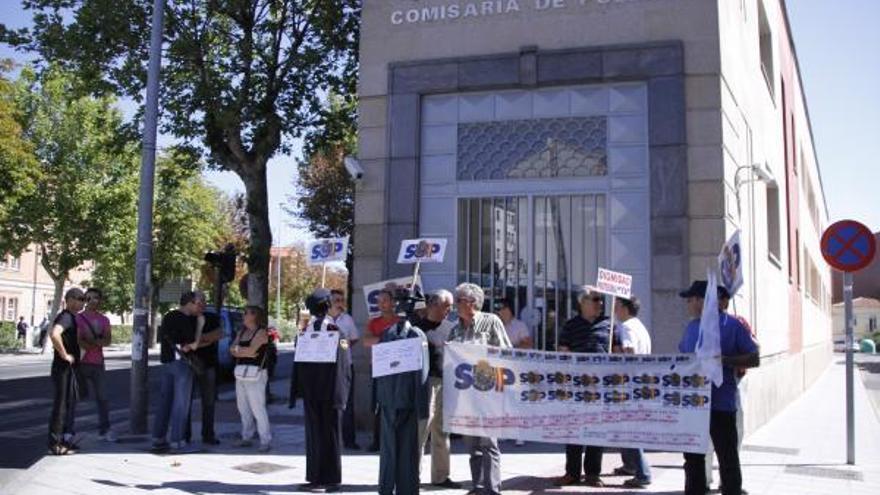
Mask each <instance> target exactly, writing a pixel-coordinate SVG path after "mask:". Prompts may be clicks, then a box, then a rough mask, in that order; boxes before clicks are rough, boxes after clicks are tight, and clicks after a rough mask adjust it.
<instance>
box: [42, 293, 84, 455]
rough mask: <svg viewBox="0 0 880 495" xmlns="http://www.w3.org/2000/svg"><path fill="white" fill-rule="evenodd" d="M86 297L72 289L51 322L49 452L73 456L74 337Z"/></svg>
mask: <svg viewBox="0 0 880 495" xmlns="http://www.w3.org/2000/svg"><path fill="white" fill-rule="evenodd" d="M84 301H85V295H84V294H83V292H82V290H80V289H77V288H73V289H70V290H68V291H67V293H66V294H65V295H64V310H63V311H61V312H60V313H58V316H56V317H55V320H54V321H53V322H52V330H51V332H50V333H49V338H50V340H51V341H52V347H53V348H54V349H55V356H54V357H53V358H52V373H51V376H52V386H53V390H54V393H53V396H52V414H51V415H50V416H49V453H50V454H54V455H64V454H71V453H73V451H74V449H76V445H74V443H73V408H74V404H75V403H76V392H77V389H76V368H77V365H78V364H79V342H78V341H77V338H76V333H77V329H76V314H77V313H79V311H80V310H81V309H82V307H83V302H84Z"/></svg>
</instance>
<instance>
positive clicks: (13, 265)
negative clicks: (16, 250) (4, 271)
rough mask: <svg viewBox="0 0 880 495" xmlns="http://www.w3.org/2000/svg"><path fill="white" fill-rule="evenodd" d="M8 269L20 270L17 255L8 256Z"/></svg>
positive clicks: (19, 261) (19, 260) (19, 259)
mask: <svg viewBox="0 0 880 495" xmlns="http://www.w3.org/2000/svg"><path fill="white" fill-rule="evenodd" d="M9 269H10V270H15V271H18V270H21V258H19V257H17V256H10V257H9Z"/></svg>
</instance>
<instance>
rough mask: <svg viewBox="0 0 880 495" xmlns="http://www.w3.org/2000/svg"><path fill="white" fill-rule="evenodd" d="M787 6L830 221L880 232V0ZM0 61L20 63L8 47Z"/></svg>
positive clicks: (280, 192) (228, 183) (287, 238)
mask: <svg viewBox="0 0 880 495" xmlns="http://www.w3.org/2000/svg"><path fill="white" fill-rule="evenodd" d="M3 1H4V3H5V2H9V3H12V2H13V1H14V0H3ZM720 1H729V0H720ZM786 3H787V5H788V10H789V20H790V21H791V29H792V34H793V37H794V40H795V48H796V50H797V54H798V60H799V64H800V69H801V75H802V77H803V87H804V90H805V93H806V97H807V106H808V108H809V111H810V118H811V122H812V128H813V135H814V138H815V143H814V144H815V146H816V154H817V157H818V162H819V168H820V174H821V177H822V183H823V188H824V192H825V198H826V202H827V205H828V209H829V215H830V219H831V220H832V221H835V220H838V219H843V218H852V219H855V220H858V221H861V222H862V223H864V224H865V225H867V226H868V227H869V228H871V230H873V231H875V232H876V231H880V160H878V158H877V148H876V146H877V143H878V141H880V94H878V88H880V50H878V49H877V48H878V47H880V29H877V23H878V21H880V0H833V1H832V0H787V2H786ZM2 22H4V23H7V24H8V25H10V26H12V27H18V26H26V25H28V24H29V23H30V18H29V16H28V14H27V13H25V12H22V11H21V9H20V8H17V9H15V10H12V11H10V10H6V11H5V12H4V13H3V16H2ZM0 57H13V58H16V59H19V60H21V59H22V57H21V55H20V54H16V53H15V52H12V51H11V50H9V48H8V47H6V46H3V45H0ZM123 110H125V109H123ZM126 113H130V111H126ZM162 142H163V140H161V139H160V145H161V143H162ZM165 142H167V141H165ZM300 155H301V151H300V143H295V145H294V146H293V149H292V154H291V155H290V156H277V157H275V158H274V159H273V160H271V161H270V162H269V169H268V185H269V208H270V210H269V212H270V213H269V215H270V221H271V225H272V233H273V237H274V239H275V244H276V245H277V244H279V243H280V244H281V245H288V244H290V243H292V242H300V241H305V240H307V239H309V238H310V235H309V234H308V233H307V231H306V230H305V229H304V228H303V227H302V224H301V221H299V220H298V219H296V218H295V217H293V216H291V215H289V214H287V213H285V212H284V211H283V210H282V208H281V204H282V203H286V202H287V198H288V196H290V195H293V194H294V193H295V189H294V183H295V181H296V159H297V158H298V157H300ZM205 175H206V177H207V179H208V181H209V182H211V183H212V184H214V185H216V186H217V187H219V188H220V189H222V190H224V191H227V192H230V193H233V192H243V191H244V185H243V184H242V182H241V180H240V179H239V178H238V176H236V175H235V174H233V173H231V172H209V173H206V174H205ZM297 224H299V225H297ZM279 240H280V242H279Z"/></svg>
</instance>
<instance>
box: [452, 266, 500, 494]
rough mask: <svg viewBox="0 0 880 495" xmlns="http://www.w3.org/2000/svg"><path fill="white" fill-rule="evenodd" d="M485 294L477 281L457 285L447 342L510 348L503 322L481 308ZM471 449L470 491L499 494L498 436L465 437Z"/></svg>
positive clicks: (472, 492)
mask: <svg viewBox="0 0 880 495" xmlns="http://www.w3.org/2000/svg"><path fill="white" fill-rule="evenodd" d="M484 298H485V295H484V294H483V289H481V288H480V286H478V285H476V284H471V283H463V284H459V285H458V286H457V287H456V288H455V306H456V308H457V309H458V324H457V325H456V326H455V327H454V328H453V329H452V332H451V333H450V334H449V339H447V342H462V343H466V344H475V345H482V346H495V347H501V348H507V349H509V348H511V347H512V346H511V345H510V339H508V338H507V332H506V331H505V330H504V323H502V322H501V319H500V318H498V317H497V316H496V315H494V314H492V313H484V312H482V311H480V309H481V308H482V307H483V300H484ZM464 441H465V444H466V445H467V448H468V451H469V452H470V465H471V480H472V481H473V485H474V486H473V489H472V490H471V491H469V492H468V494H474V495H477V494H479V495H483V494H486V495H497V494H500V493H501V450H500V449H499V448H498V439H497V438H489V437H469V436H466V437H464Z"/></svg>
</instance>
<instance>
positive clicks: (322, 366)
mask: <svg viewBox="0 0 880 495" xmlns="http://www.w3.org/2000/svg"><path fill="white" fill-rule="evenodd" d="M706 291H707V283H706V282H705V281H700V280H698V281H695V282H694V283H693V284H692V285H691V286H690V287H688V288H687V289H686V290H684V291H682V292H681V293H680V294H679V295H680V296H681V298H683V299H684V300H685V301H686V307H687V311H688V314H689V316H690V317H691V318H692V319H691V321H690V322H689V323H688V325H687V327H686V328H685V330H684V333H683V336H682V338H681V341H680V343H679V346H678V348H679V351H680V352H694V351H695V348H696V346H697V341H698V339H699V337H700V316H701V314H702V312H703V306H704V302H705V297H706ZM717 291H718V302H719V308H718V310H719V312H720V314H719V316H720V340H721V356H720V357H719V359H720V360H721V364H722V365H723V374H724V381H723V384H722V385H721V386H720V387H715V386H713V387H712V393H711V416H710V427H709V430H710V431H709V434H710V437H711V440H712V444H713V446H714V453H715V455H717V458H718V463H719V468H720V469H719V472H720V477H721V485H720V488H719V490H720V492H721V493H722V494H723V495H733V494H736V495H739V494H742V493H746V492H745V491H744V490H743V489H742V475H741V469H740V463H739V444H740V442H741V438H742V433H743V432H742V414H741V407H740V397H739V392H738V383H739V379H740V378H742V376H743V374H744V373H745V370H746V369H747V368H750V367H755V366H758V364H759V352H758V346H757V343H756V339H755V336H754V334H753V333H752V331H751V328H750V326H749V325H748V322H746V321H745V320H744V319H743V318H741V317H738V316H734V315H731V314H729V313H727V306H728V304H729V301H730V295H729V294H728V293H727V291H726V290H725V289H724V288H723V287H718V288H717ZM101 297H102V296H101V292H100V290H98V289H89V290H87V291H86V292H85V293H83V292H82V291H80V290H79V289H71V290H69V291H68V292H67V294H66V296H65V309H64V310H63V311H62V312H61V313H59V314H58V316H57V317H56V318H55V320H54V322H53V324H52V326H51V331H50V332H49V337H50V338H51V342H52V345H53V347H54V349H55V357H54V360H53V364H52V380H53V383H54V389H55V395H54V402H53V407H52V414H51V418H50V424H49V449H50V452H52V453H54V454H67V453H71V452H73V451H75V450H76V449H77V446H76V435H75V434H74V417H75V407H76V403H77V401H78V399H80V398H81V397H83V396H84V394H83V392H84V389H85V388H86V387H87V388H88V390H89V391H91V392H92V393H93V394H94V397H95V400H96V401H97V404H98V411H99V418H100V422H99V433H100V435H101V438H102V439H104V440H107V441H115V440H116V437H115V435H114V434H113V432H112V431H111V430H110V421H109V416H108V411H107V400H106V397H105V393H104V390H103V376H104V366H103V351H102V349H103V347H105V346H107V345H109V343H110V338H111V337H110V325H109V322H108V320H107V318H106V317H104V316H103V315H102V314H101V313H100V303H101ZM713 299H714V298H713ZM484 301H485V295H484V293H483V290H482V289H481V288H480V287H479V286H478V285H475V284H471V283H463V284H460V285H458V286H457V287H456V288H455V290H454V293H451V292H449V291H448V290H444V289H440V290H436V291H434V292H432V293H430V294H429V295H428V296H427V297H426V298H425V302H424V304H423V305H422V306H421V307H419V308H418V309H416V310H413V308H412V307H411V306H410V307H409V311H402V310H401V307H402V304H401V297H400V294H398V293H395V291H394V290H393V289H390V288H389V289H384V290H382V291H381V292H380V293H379V295H378V298H377V301H376V303H377V306H378V309H379V311H380V314H379V315H378V316H377V317H375V318H373V319H371V320H370V321H369V322H368V324H367V326H366V329H365V331H364V332H363V336H362V338H361V333H360V332H359V330H358V328H357V326H356V325H355V323H354V320H353V319H352V317H351V316H350V315H349V314H347V313H346V311H345V295H344V293H342V292H341V291H337V290H333V291H329V290H326V289H318V290H316V291H315V292H314V293H313V294H312V295H311V296H310V297H309V298H308V300H307V307H308V309H309V311H310V313H311V319H310V320H309V321H308V323H307V325H306V326H305V327H304V328H303V329H302V331H301V334H300V338H302V336H304V335H308V333H309V332H339V346H338V350H337V357H336V361H335V362H332V363H331V362H326V363H324V362H296V361H295V362H294V365H293V371H292V376H291V382H290V383H291V387H290V395H289V400H290V402H289V405H290V407H295V406H296V403H297V399H302V403H303V408H304V411H305V433H306V435H305V438H306V476H305V478H306V483H305V485H303V487H302V488H303V489H305V490H317V489H320V490H323V491H325V492H336V491H339V490H340V489H341V483H342V465H341V452H342V448H343V447H344V448H348V449H360V446H359V445H358V444H357V442H356V438H355V425H354V410H353V397H354V379H353V378H354V366H353V364H352V357H351V350H352V346H354V345H355V344H356V343H357V342H359V341H360V342H362V344H363V346H364V347H365V348H367V349H370V348H372V347H373V346H375V345H377V344H380V343H387V342H393V341H396V340H400V339H408V338H417V339H421V340H422V342H423V346H422V348H423V350H424V358H423V359H422V363H423V368H422V369H421V370H415V371H410V372H404V373H398V374H392V375H387V376H383V377H379V378H374V379H373V391H372V400H371V408H372V412H374V413H375V417H376V421H375V423H374V428H373V439H372V444H371V445H370V446H369V447H368V450H371V451H378V452H379V458H380V461H379V462H380V465H379V485H378V491H379V493H380V494H383V495H391V494H398V495H408V494H415V493H418V492H419V487H420V483H421V480H425V479H430V483H431V484H432V485H435V486H438V487H443V488H461V487H462V484H461V483H460V482H456V481H454V480H452V479H451V477H450V434H449V432H446V431H444V430H443V420H442V418H443V348H444V346H445V345H446V343H447V342H461V343H469V344H474V345H483V346H496V347H502V348H510V347H518V348H525V349H531V348H533V346H534V342H535V339H534V336H533V335H532V333H531V331H530V329H529V327H528V326H527V325H526V324H525V323H524V322H522V321H520V320H518V319H517V318H516V315H515V305H514V304H512V303H511V301H507V300H502V301H500V302H498V304H497V308H496V309H497V314H493V313H488V312H484V311H483V310H482V309H483V307H484ZM605 301H606V297H605V296H604V295H603V294H601V293H599V292H597V291H596V290H595V289H593V288H591V287H584V288H583V289H582V290H581V292H580V293H579V295H578V298H577V302H578V304H577V309H578V311H577V314H576V315H575V316H574V317H572V318H571V319H569V320H568V321H566V322H565V324H564V326H563V327H562V329H561V332H560V333H559V336H558V346H557V349H556V350H558V351H561V352H574V353H579V352H584V353H608V352H616V353H629V354H650V353H651V352H652V342H651V337H650V332H649V331H648V329H647V328H646V327H645V325H644V323H643V322H642V321H641V320H639V318H638V314H639V308H640V305H639V301H638V300H637V299H636V298H631V299H620V298H618V299H616V303H615V306H614V308H612V309H611V311H613V312H614V317H615V318H614V320H615V324H614V328H613V329H612V323H611V322H612V320H611V319H609V317H608V316H609V315H607V314H606V308H605ZM84 305H85V309H83V306H84ZM205 306H206V302H205V297H204V294H202V293H201V292H198V291H193V292H187V293H185V294H183V296H182V297H181V300H180V306H179V308H178V309H175V310H173V311H171V312H169V313H167V314H166V315H164V317H163V318H162V323H161V326H160V328H159V332H158V339H159V342H160V345H161V356H160V359H161V363H162V365H161V379H160V390H159V402H158V404H157V408H156V411H155V416H154V422H153V425H152V437H153V448H154V449H155V450H156V451H166V450H167V451H171V452H176V453H186V452H193V451H194V450H195V449H194V448H193V444H192V442H191V431H190V421H191V420H190V409H191V403H192V398H193V394H194V389H196V390H197V391H198V393H199V395H200V396H201V399H202V406H201V413H202V422H201V425H202V432H201V442H202V444H205V445H217V444H219V441H218V439H217V436H216V433H215V431H214V428H213V426H214V401H215V397H216V388H217V343H218V341H219V340H220V338H221V337H222V331H221V329H220V321H219V318H218V316H217V315H216V314H214V313H206V312H205V311H204V310H205ZM453 307H455V310H456V313H457V319H456V320H455V321H453V320H450V319H449V315H450V312H451V310H452V308H453ZM230 353H231V354H232V356H233V357H234V358H235V368H234V375H235V392H236V401H237V406H238V410H239V414H240V417H241V435H240V437H239V438H238V439H237V440H236V441H235V442H234V445H236V446H238V447H250V446H252V445H253V444H254V443H255V442H256V443H257V449H258V450H259V451H261V452H267V451H269V450H270V449H271V448H272V431H271V427H270V424H269V417H268V413H267V409H266V402H267V394H268V381H269V373H270V369H271V364H270V363H271V362H272V361H273V360H274V345H273V337H272V332H271V331H270V329H269V328H268V322H267V317H266V312H265V310H264V309H263V308H261V307H257V306H248V307H246V308H245V311H244V318H243V326H242V328H241V329H239V331H237V332H236V336H235V339H234V341H233V342H232V343H231V347H230ZM513 440H514V441H515V442H516V443H515V445H517V446H521V445H523V444H524V443H523V442H522V441H521V440H518V439H513ZM463 441H464V443H465V445H466V448H467V450H468V452H469V457H470V461H469V465H470V472H471V480H470V481H471V489H470V491H469V492H468V493H469V494H500V493H501V481H502V480H501V451H500V449H499V440H498V439H497V438H488V437H467V436H465V437H463ZM427 445H430V452H431V462H430V474H424V475H423V474H422V473H421V466H422V454H423V452H424V451H425V447H426V446H427ZM602 456H603V448H602V447H600V446H592V445H567V446H566V447H565V471H564V474H563V475H562V476H560V477H559V478H556V479H554V480H553V482H554V484H555V485H557V486H567V485H577V484H584V485H587V486H593V487H601V486H604V482H603V481H602V478H601V474H602V473H601V469H602ZM620 456H621V465H620V466H619V467H617V468H615V469H614V471H613V474H614V475H617V476H621V475H625V476H630V478H628V479H627V480H626V481H625V482H624V487H626V488H644V487H647V486H648V485H650V484H651V468H650V466H649V463H648V462H647V459H646V457H645V455H644V452H643V451H642V450H641V449H620ZM684 468H685V494H686V495H698V494H699V495H703V494H705V493H708V491H709V489H710V484H711V483H712V450H710V452H709V454H708V455H703V454H684Z"/></svg>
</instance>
